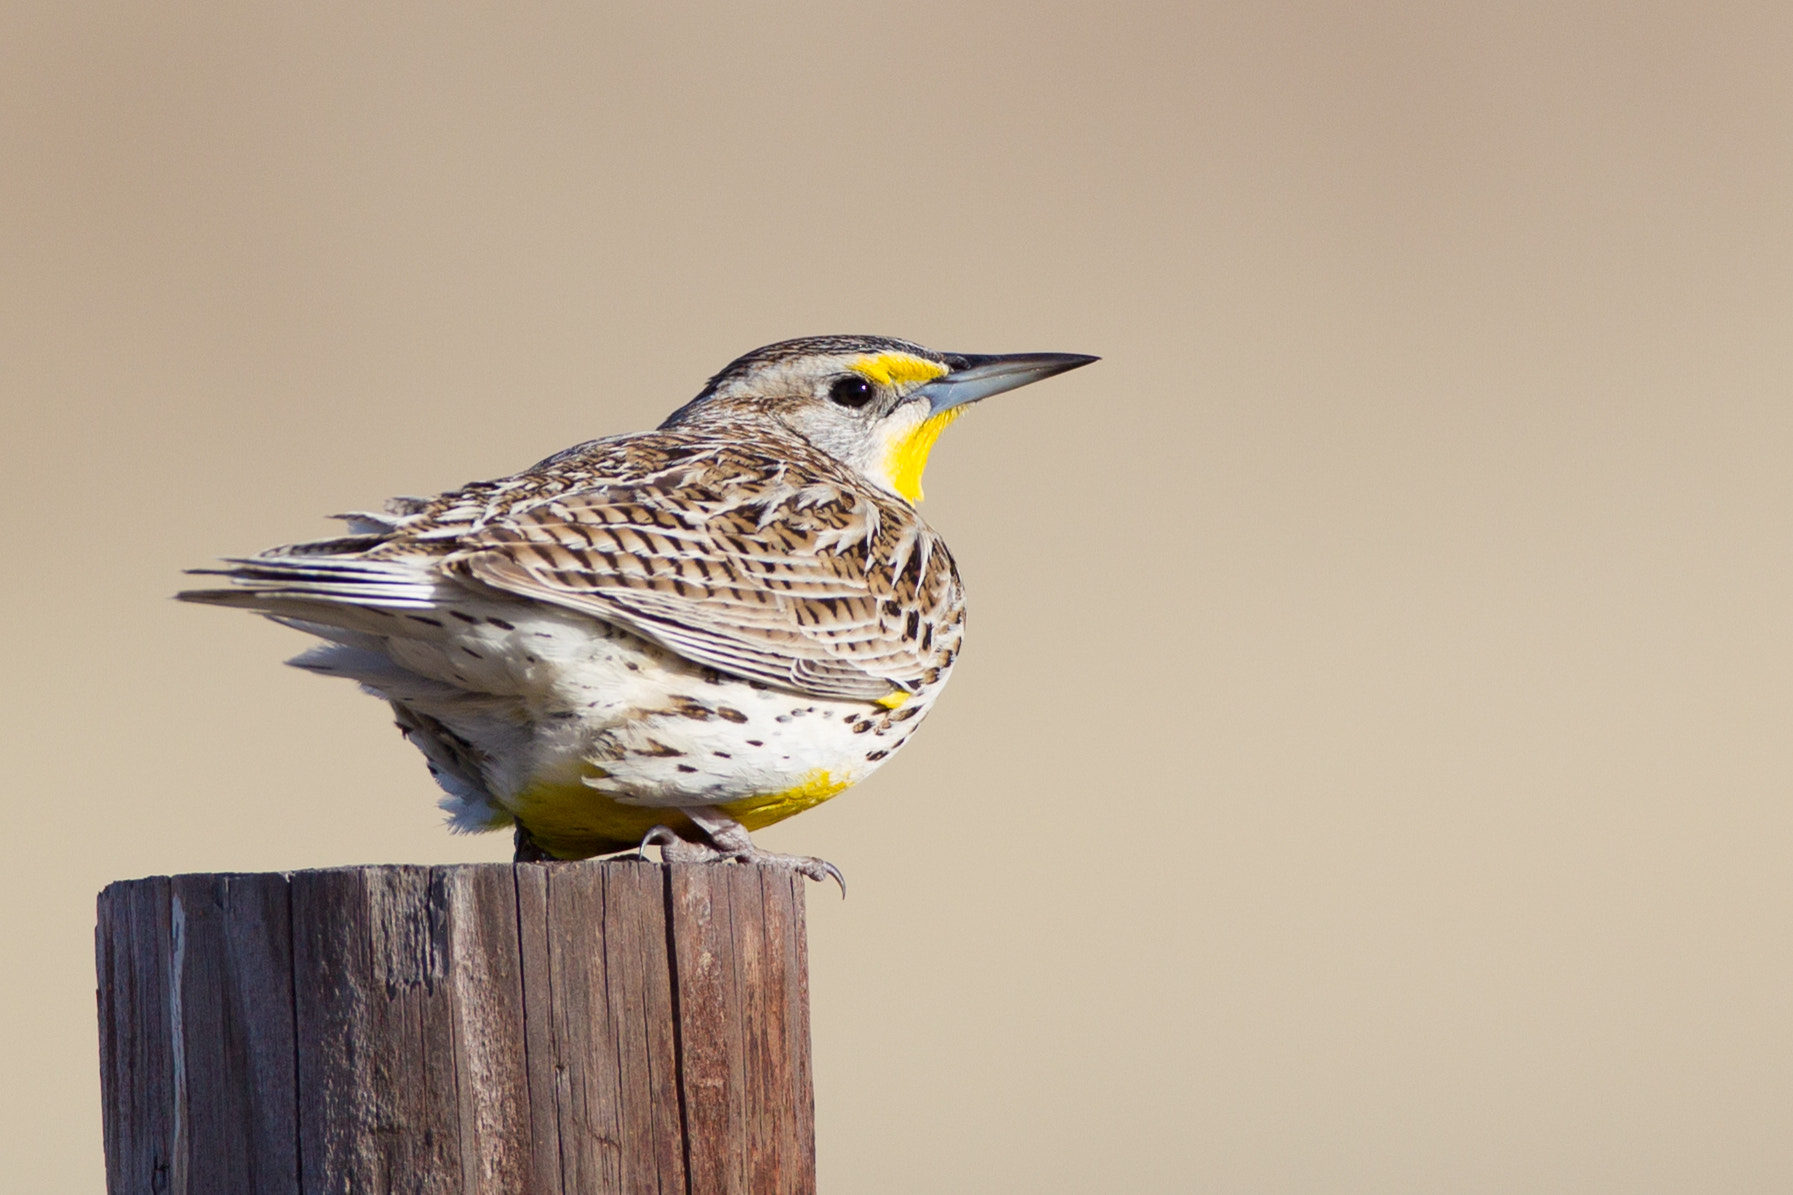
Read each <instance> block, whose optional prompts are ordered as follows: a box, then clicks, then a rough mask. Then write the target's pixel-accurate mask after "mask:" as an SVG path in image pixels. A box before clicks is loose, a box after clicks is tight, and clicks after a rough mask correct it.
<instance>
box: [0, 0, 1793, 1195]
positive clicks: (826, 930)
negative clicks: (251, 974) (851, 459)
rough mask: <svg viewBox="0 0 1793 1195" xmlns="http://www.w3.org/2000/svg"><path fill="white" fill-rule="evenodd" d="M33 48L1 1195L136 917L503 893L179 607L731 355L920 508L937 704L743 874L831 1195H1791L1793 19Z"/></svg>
mask: <svg viewBox="0 0 1793 1195" xmlns="http://www.w3.org/2000/svg"><path fill="white" fill-rule="evenodd" d="M601 7H602V11H594V10H597V9H599V8H600V6H597V5H591V6H583V5H581V6H572V5H563V6H552V7H551V6H539V5H538V6H509V7H507V8H506V9H505V10H504V11H502V12H500V11H494V10H491V9H488V8H485V7H483V6H482V7H475V6H452V7H451V6H444V5H427V6H425V5H412V6H405V5H399V4H390V3H388V4H381V5H377V6H371V7H370V6H364V5H349V4H341V5H323V4H314V5H303V6H272V5H255V6H250V5H243V4H228V3H213V4H197V3H158V4H154V5H149V4H109V5H102V4H93V5H76V4H69V3H65V2H64V0H43V2H33V0H11V2H10V3H8V4H7V5H6V6H5V7H4V9H0V122H3V123H0V386H3V387H4V435H3V442H0V454H3V463H0V484H4V486H5V493H6V511H7V515H8V520H9V523H8V529H7V536H6V538H7V550H6V556H5V559H6V561H7V564H6V580H7V584H6V585H5V587H4V596H3V598H0V600H3V601H4V603H5V608H4V611H3V615H4V622H3V624H0V625H3V626H4V627H5V636H4V644H5V656H4V659H5V679H6V685H5V698H4V700H5V718H4V724H3V726H0V735H3V736H4V739H3V743H0V748H3V750H4V760H5V800H6V802H7V806H6V807H7V810H8V812H9V814H10V818H9V828H8V832H7V834H6V836H5V839H4V846H3V847H0V851H3V852H4V857H3V858H0V902H3V907H4V909H5V914H4V917H3V919H0V958H3V959H5V960H6V962H5V964H4V966H3V967H0V1014H3V1015H0V1048H3V1050H4V1058H3V1060H0V1069H3V1071H4V1075H5V1079H4V1082H0V1157H4V1158H5V1162H4V1168H5V1171H6V1175H7V1178H6V1180H5V1185H6V1186H7V1187H8V1188H9V1189H12V1190H18V1191H45V1192H49V1191H56V1192H62V1191H71V1192H72V1191H94V1190H97V1189H98V1187H99V1183H100V1177H99V1175H100V1170H99V1157H100V1153H99V1149H100V1146H99V1114H98V1091H97V1081H96V1077H95V1061H94V1042H93V1006H92V999H93V996H92V986H93V984H92V974H91V941H90V937H89V935H90V928H91V918H92V900H93V895H94V893H95V891H96V890H97V889H98V888H99V887H100V886H101V885H102V884H104V883H105V882H106V881H108V880H110V879H113V878H120V877H128V876H137V875H143V874H148V873H157V872H174V871H183V870H224V869H275V868H297V867H308V866H316V865H326V864H336V863H348V862H370V861H400V860H405V861H445V860H457V859H498V858H501V857H504V856H505V854H506V851H507V844H506V843H505V842H503V841H501V840H499V839H495V838H484V839H454V838H450V837H448V836H447V835H446V834H445V833H444V832H443V831H442V830H441V829H440V828H439V826H438V821H437V815H436V812H435V810H434V808H433V804H432V802H433V795H432V794H433V789H432V786H431V784H430V782H429V779H428V777H427V776H426V774H425V772H424V769H423V767H422V765H421V762H420V760H419V759H418V758H416V757H415V755H414V753H413V752H412V751H411V750H410V749H409V748H408V747H406V746H404V745H403V743H402V742H401V741H400V740H399V738H398V736H397V735H396V734H395V733H394V732H393V731H392V729H391V727H390V725H389V724H388V719H387V718H386V716H385V713H384V711H383V710H382V709H381V708H380V707H378V706H377V705H376V704H374V703H373V702H371V701H369V700H368V699H366V698H364V697H362V696H359V695H358V694H356V693H355V692H354V691H353V690H352V689H351V688H350V687H349V686H347V685H343V684H333V683H329V682H326V681H322V680H318V679H315V678H313V677H309V676H305V675H303V674H300V673H298V672H295V671H293V670H290V669H283V668H281V667H280V666H279V661H280V660H282V659H283V658H285V656H287V655H289V654H292V653H293V652H294V651H295V650H297V649H298V647H299V646H300V640H299V637H298V636H296V635H294V634H292V633H291V632H288V631H285V630H283V629H281V628H278V627H275V626H272V625H268V624H265V623H262V622H259V621H257V620H255V619H252V618H248V617H243V616H240V615H235V614H232V613H229V612H224V611H218V610H207V609H196V608H190V607H182V606H176V605H175V604H174V603H172V602H170V601H169V600H168V595H169V594H170V593H171V592H172V591H173V590H174V589H176V588H177V587H179V586H180V585H181V583H182V578H181V577H180V576H179V570H180V569H182V568H183V567H189V566H194V565H200V564H204V563H205V562H206V561H207V560H208V559H209V558H210V557H212V556H214V555H216V554H220V553H229V552H243V551H248V550H255V549H259V548H261V547H264V546H267V545H269V544H273V543H278V542H283V541H285V540H288V539H292V538H298V537H304V536H310V535H315V534H319V533H322V532H324V531H325V530H326V529H327V527H328V526H329V525H328V524H327V523H326V522H324V521H323V520H322V518H321V517H320V516H323V515H325V514H328V513H329V512H331V511H335V510H341V509H345V508H350V507H357V506H366V505H368V504H370V503H377V502H379V501H380V500H381V499H382V498H384V497H385V496H387V495H389V494H393V493H429V492H433V491H435V490H437V489H440V488H443V487H446V486H450V485H454V484H458V483H460V482H464V481H468V480H472V479H475V478H481V477H488V476H493V475H496V474H500V473H504V472H508V471H510V470H512V469H515V468H518V467H521V466H523V465H526V464H528V463H529V462H531V461H533V460H535V459H537V458H538V457H540V456H543V455H545V454H546V453H548V452H550V451H553V450H555V449H558V448H560V447H562V446H564V445H567V444H570V443H572V442H574V441H577V440H580V439H584V438H587V437H590V436H594V435H599V434H604V433H610V432H618V431H625V430H629V429H636V428H644V427H648V426H651V425H652V424H653V423H655V422H656V421H658V419H659V418H660V417H661V416H662V415H663V414H664V413H666V412H667V411H669V410H671V409H672V408H673V407H674V406H676V405H677V404H679V403H680V402H682V401H683V400H684V399H686V398H688V397H689V396H690V395H691V394H692V393H694V392H695V390H696V389H697V387H698V386H699V385H700V384H701V382H702V381H703V379H704V378H705V377H706V376H707V375H708V374H709V373H710V372H711V371H712V370H714V369H715V368H717V367H718V366H720V365H721V364H723V363H724V362H725V361H727V360H728V359H729V358H731V357H732V356H734V355H735V354H736V353H738V352H741V351H743V350H745V349H748V348H751V347H754V346H755V345H758V344H761V343H764V342H767V341H770V340H774V339H778V338H781V337H785V336H791V335H797V334H803V333H814V332H831V331H874V332H883V333H890V334H895V335H901V336H907V337H912V338H915V339H918V340H921V341H923V342H925V343H928V344H931V345H935V346H937V347H941V348H947V349H957V350H964V351H993V352H1000V351H1012V350H1025V349H1048V350H1067V351H1074V352H1093V353H1100V354H1102V355H1103V356H1104V357H1105V358H1106V359H1105V360H1104V361H1103V362H1102V363H1101V364H1100V365H1098V366H1095V367H1093V368H1090V369H1088V370H1085V371H1083V372H1080V373H1078V374H1075V375H1073V376H1070V377H1067V378H1063V379H1059V380H1056V381H1054V382H1051V383H1049V384H1047V385H1044V386H1041V387H1038V388H1036V389H1032V390H1028V391H1023V392H1021V393H1018V394H1014V395H1010V396H1006V397H1004V398H1002V399H998V400H993V401H992V402H991V403H990V404H988V405H987V406H986V407H984V408H982V409H980V410H979V412H978V413H977V415H976V417H974V418H971V419H968V420H966V421H965V422H963V423H962V424H960V425H959V426H958V427H956V428H955V429H954V430H953V431H952V433H951V434H950V435H949V436H948V437H947V438H946V440H945V441H944V442H943V444H942V446H941V447H940V449H939V450H938V451H937V452H936V454H935V462H934V467H933V470H932V472H931V475H930V477H929V486H928V489H929V494H930V502H929V504H928V506H927V508H926V509H927V513H928V516H929V518H930V519H931V520H932V521H933V522H934V523H935V524H936V525H937V526H939V527H940V528H942V529H943V530H944V531H945V533H946V534H947V536H948V538H949V539H950V541H951V543H952V544H953V547H954V549H955V551H956V553H957V555H958V557H959V559H960V561H961V563H962V565H963V569H964V572H965V575H966V579H967V583H968V585H969V587H970V591H971V597H972V609H973V614H972V635H971V639H970V646H969V650H968V651H967V653H966V655H965V657H964V660H963V664H962V666H961V668H960V671H959V674H958V679H957V680H956V681H955V682H954V684H953V686H952V689H951V690H950V691H949V692H948V693H947V694H946V697H945V699H944V700H943V701H942V702H941V704H940V707H939V709H938V711H937V714H936V716H935V717H934V718H933V719H932V721H931V722H930V724H929V726H928V728H927V730H926V732H925V733H923V734H922V735H921V736H920V737H919V738H918V739H917V741H916V742H915V743H914V744H913V746H912V747H911V748H910V750H909V751H908V752H907V753H906V754H905V755H904V756H903V757H902V758H901V759H900V760H898V761H897V762H896V763H894V764H893V765H892V766H890V767H889V768H887V769H886V770H885V771H884V772H882V773H880V774H879V775H878V777H877V778H876V780H875V781H873V782H871V783H869V784H867V785H866V786H864V788H862V789H860V790H858V791H856V792H854V793H852V794H850V795H848V796H846V797H843V798H842V799H840V800H838V801H836V802H835V803H833V804H831V805H829V806H827V807H825V808H823V809H821V810H818V811H816V812H813V813H811V814H808V815H806V816H804V817H802V818H800V819H797V820H796V821H794V822H790V823H787V824H786V825H784V826H782V827H779V828H778V829H776V830H774V831H771V832H768V833H767V834H766V835H764V840H765V841H766V842H768V843H769V844H770V845H773V846H775V847H779V848H783V849H794V850H802V851H806V852H814V853H817V854H821V855H824V856H827V857H829V858H832V859H833V860H835V861H836V862H838V863H839V864H840V865H841V866H842V867H843V868H844V869H845V871H846V873H847V875H848V876H849V877H850V878H851V880H852V885H853V895H852V899H851V900H849V901H846V902H844V903H843V902H841V901H839V900H837V899H835V898H834V897H833V896H832V895H831V894H830V893H829V892H825V891H820V890H817V891H815V892H814V893H813V894H812V903H811V907H812V917H813V922H812V924H813V930H812V934H813V940H812V958H813V960H814V964H813V967H814V1007H815V1033H816V1053H817V1098H818V1103H819V1131H820V1138H821V1145H820V1149H821V1159H820V1165H821V1171H822V1182H823V1186H824V1189H825V1190H827V1191H829V1192H831V1193H870V1192H922V1191H930V1192H931V1191H963V1192H985V1191H1062V1192H1080V1191H1092V1190H1118V1191H1228V1192H1235V1191H1236V1192H1282V1191H1312V1192H1378V1193H1382V1192H1438V1191H1451V1192H1469V1191H1475V1192H1513V1191H1526V1192H1587V1191H1615V1192H1617V1191H1623V1192H1683V1191H1692V1190H1701V1191H1725V1192H1743V1191H1763V1192H1767V1191H1786V1190H1788V1189H1793V956H1790V952H1793V869H1790V868H1789V865H1788V855H1789V847H1790V846H1793V801H1790V800H1789V796H1790V793H1793V750H1790V747H1789V736H1788V726H1789V717H1790V715H1793V670H1790V665H1793V621H1790V618H1789V614H1790V610H1793V607H1790V605H1789V597H1790V593H1789V590H1790V589H1793V535H1790V534H1789V533H1790V532H1793V526H1790V522H1793V505H1790V502H1789V500H1790V499H1793V482H1790V481H1789V476H1788V469H1787V459H1788V453H1789V448H1790V446H1793V403H1789V398H1788V390H1789V385H1790V384H1793V338H1790V337H1789V317H1790V316H1793V237H1790V236H1789V221H1790V220H1793V16H1790V15H1789V13H1790V12H1793V10H1789V9H1788V8H1787V6H1786V5H1784V4H1766V3H1765V4H1762V5H1759V6H1747V5H1740V4H1716V5H1715V4H1711V3H1697V4H1696V3H1679V4H1635V3H1626V4H1620V3H1612V4H1592V3H1583V4H1572V5H1560V4H1547V3H1537V4H1523V5H1518V4H1514V5H1508V4H1454V5H1440V4H1428V3H1413V4H1409V5H1400V4H1393V3H1386V2H1380V3H1339V4H1334V5H1322V4H1314V3H1307V4H1292V5H1273V4H1262V3H1239V4H1233V5H1228V6H1215V5H1206V6H1200V5H1197V6H1191V5H1187V4H1181V3H1167V4H1162V5H1156V6H1154V5H1116V4H1101V5H1097V4H1085V5H1070V4H1038V3H1035V4H1020V3H1015V4H990V3H972V4H966V3H946V2H944V0H942V2H939V3H933V4H915V5H908V6H901V7H889V8H882V9H873V8H870V7H867V6H850V5H841V4H829V3H821V2H815V3H808V4H804V3H784V4H769V5H764V6H758V7H755V8H753V9H747V8H744V7H743V8H735V7H726V8H725V7H722V6H717V5H647V4H642V5H632V6H622V5H605V6H601Z"/></svg>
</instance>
